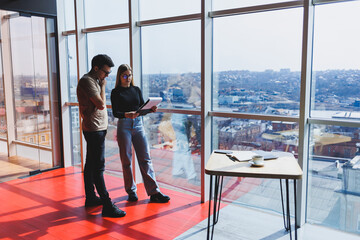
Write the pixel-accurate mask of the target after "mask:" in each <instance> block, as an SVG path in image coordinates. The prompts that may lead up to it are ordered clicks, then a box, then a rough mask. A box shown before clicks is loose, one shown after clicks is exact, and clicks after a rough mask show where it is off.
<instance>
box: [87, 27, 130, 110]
mask: <svg viewBox="0 0 360 240" xmlns="http://www.w3.org/2000/svg"><path fill="white" fill-rule="evenodd" d="M87 54H88V71H90V69H91V59H92V58H93V57H94V56H95V55H97V54H107V55H109V56H110V57H111V59H112V60H113V62H114V64H115V66H114V68H112V72H111V74H110V75H109V76H108V77H107V78H106V80H107V83H106V103H107V104H111V102H110V93H111V90H112V89H113V88H114V87H115V81H116V72H117V68H118V67H119V66H120V65H121V64H122V63H127V64H129V63H130V58H129V56H130V53H129V30H128V29H121V30H114V31H105V32H96V33H88V34H87Z"/></svg>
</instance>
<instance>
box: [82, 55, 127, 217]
mask: <svg viewBox="0 0 360 240" xmlns="http://www.w3.org/2000/svg"><path fill="white" fill-rule="evenodd" d="M113 66H114V63H113V61H112V60H111V58H110V57H109V56H107V55H105V54H99V55H96V56H95V57H94V58H93V59H92V61H91V70H90V72H89V73H87V74H85V75H84V76H83V77H82V78H81V79H80V80H79V83H78V86H77V97H78V101H79V108H80V114H81V117H82V119H83V121H82V129H83V134H84V137H85V140H86V143H87V147H86V162H85V168H84V185H85V197H86V199H85V207H91V206H99V205H103V209H102V215H103V216H104V217H123V216H125V215H126V212H124V211H122V210H120V209H119V208H118V207H117V206H116V205H115V204H114V203H112V202H111V199H110V197H109V193H108V191H107V190H106V186H105V181H104V175H103V174H104V169H105V157H104V154H105V136H106V133H107V126H108V116H107V110H106V97H105V86H106V80H105V78H106V77H107V76H108V75H109V74H110V72H111V68H112V67H113ZM94 185H95V187H96V191H97V192H98V194H99V196H100V198H99V197H98V196H96V194H95V188H94Z"/></svg>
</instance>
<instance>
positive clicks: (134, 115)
mask: <svg viewBox="0 0 360 240" xmlns="http://www.w3.org/2000/svg"><path fill="white" fill-rule="evenodd" d="M138 116H139V113H137V112H126V113H125V117H126V118H131V119H134V118H136V117H138Z"/></svg>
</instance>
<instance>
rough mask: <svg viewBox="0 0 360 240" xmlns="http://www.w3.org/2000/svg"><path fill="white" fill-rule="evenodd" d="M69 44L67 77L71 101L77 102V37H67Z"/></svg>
mask: <svg viewBox="0 0 360 240" xmlns="http://www.w3.org/2000/svg"><path fill="white" fill-rule="evenodd" d="M66 43H67V44H66V46H67V69H68V72H67V75H68V76H67V79H68V86H69V102H77V101H78V100H77V96H76V87H77V83H78V76H77V63H76V37H75V35H70V36H67V37H66Z"/></svg>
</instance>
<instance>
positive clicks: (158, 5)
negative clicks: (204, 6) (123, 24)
mask: <svg viewBox="0 0 360 240" xmlns="http://www.w3.org/2000/svg"><path fill="white" fill-rule="evenodd" d="M139 5H140V20H148V19H153V18H165V17H173V16H179V15H187V14H194V13H200V12H201V1H200V0H152V1H149V0H139Z"/></svg>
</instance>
